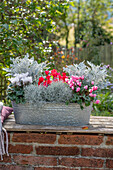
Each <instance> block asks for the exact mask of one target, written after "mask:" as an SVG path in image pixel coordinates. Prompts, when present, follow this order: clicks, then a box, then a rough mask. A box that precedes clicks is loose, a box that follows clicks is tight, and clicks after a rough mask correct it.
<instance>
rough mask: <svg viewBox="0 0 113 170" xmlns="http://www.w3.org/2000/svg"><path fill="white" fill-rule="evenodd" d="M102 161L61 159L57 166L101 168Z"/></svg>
mask: <svg viewBox="0 0 113 170" xmlns="http://www.w3.org/2000/svg"><path fill="white" fill-rule="evenodd" d="M103 163H104V160H101V159H86V158H61V159H59V164H60V165H63V166H67V167H95V168H102V167H103Z"/></svg>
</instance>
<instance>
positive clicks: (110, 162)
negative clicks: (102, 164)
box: [106, 159, 113, 168]
mask: <svg viewBox="0 0 113 170" xmlns="http://www.w3.org/2000/svg"><path fill="white" fill-rule="evenodd" d="M106 168H113V160H109V159H107V160H106Z"/></svg>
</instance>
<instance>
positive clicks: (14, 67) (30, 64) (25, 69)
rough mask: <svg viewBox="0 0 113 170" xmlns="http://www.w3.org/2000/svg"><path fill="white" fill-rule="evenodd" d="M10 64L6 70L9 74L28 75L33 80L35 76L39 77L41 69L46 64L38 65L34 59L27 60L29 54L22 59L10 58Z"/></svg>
mask: <svg viewBox="0 0 113 170" xmlns="http://www.w3.org/2000/svg"><path fill="white" fill-rule="evenodd" d="M10 60H11V61H12V64H10V68H6V69H5V71H7V72H8V73H9V74H7V75H11V76H14V74H21V73H28V75H29V76H32V78H33V79H34V78H35V76H37V77H39V76H40V74H41V72H42V71H43V69H44V68H45V67H46V66H47V63H46V62H43V63H41V64H38V63H37V61H35V60H34V58H29V54H26V55H25V57H24V58H19V57H17V58H11V59H10Z"/></svg>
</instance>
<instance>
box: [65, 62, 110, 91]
mask: <svg viewBox="0 0 113 170" xmlns="http://www.w3.org/2000/svg"><path fill="white" fill-rule="evenodd" d="M63 71H65V72H67V73H68V74H69V76H72V75H77V76H82V75H84V77H85V80H86V82H87V83H89V82H91V81H94V85H96V86H98V87H99V89H104V88H106V87H107V85H108V83H109V79H108V74H107V69H106V68H102V67H101V65H97V66H96V65H94V64H93V63H91V62H89V61H87V65H86V64H85V61H83V62H80V63H79V64H73V65H68V66H67V67H66V68H65V67H63Z"/></svg>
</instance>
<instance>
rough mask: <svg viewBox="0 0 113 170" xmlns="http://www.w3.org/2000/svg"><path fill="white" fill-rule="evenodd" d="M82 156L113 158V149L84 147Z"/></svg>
mask: <svg viewBox="0 0 113 170" xmlns="http://www.w3.org/2000/svg"><path fill="white" fill-rule="evenodd" d="M81 155H82V156H94V157H107V158H113V149H106V148H95V149H94V148H82V153H81Z"/></svg>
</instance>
